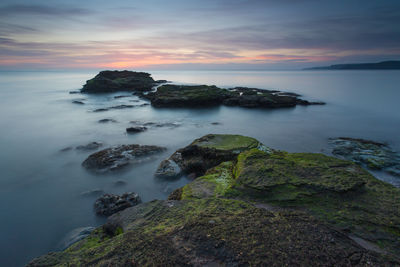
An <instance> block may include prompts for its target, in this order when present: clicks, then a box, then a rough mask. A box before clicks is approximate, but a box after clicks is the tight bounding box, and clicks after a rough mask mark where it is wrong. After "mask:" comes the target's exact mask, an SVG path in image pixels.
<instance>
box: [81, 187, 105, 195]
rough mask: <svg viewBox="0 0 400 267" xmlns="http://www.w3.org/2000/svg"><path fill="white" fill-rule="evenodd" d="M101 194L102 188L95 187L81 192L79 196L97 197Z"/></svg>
mask: <svg viewBox="0 0 400 267" xmlns="http://www.w3.org/2000/svg"><path fill="white" fill-rule="evenodd" d="M103 194H104V191H103V190H102V189H99V188H97V189H93V190H88V191H85V192H82V193H81V197H97V196H100V195H103Z"/></svg>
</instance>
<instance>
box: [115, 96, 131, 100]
mask: <svg viewBox="0 0 400 267" xmlns="http://www.w3.org/2000/svg"><path fill="white" fill-rule="evenodd" d="M124 97H131V95H116V96H114V98H115V99H118V98H124Z"/></svg>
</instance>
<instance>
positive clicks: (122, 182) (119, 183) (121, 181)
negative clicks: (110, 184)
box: [114, 180, 126, 187]
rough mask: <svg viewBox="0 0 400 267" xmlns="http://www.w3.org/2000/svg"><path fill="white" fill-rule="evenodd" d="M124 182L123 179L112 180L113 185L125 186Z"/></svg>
mask: <svg viewBox="0 0 400 267" xmlns="http://www.w3.org/2000/svg"><path fill="white" fill-rule="evenodd" d="M125 185H126V182H125V181H124V180H118V181H115V182H114V186H117V187H120V186H125Z"/></svg>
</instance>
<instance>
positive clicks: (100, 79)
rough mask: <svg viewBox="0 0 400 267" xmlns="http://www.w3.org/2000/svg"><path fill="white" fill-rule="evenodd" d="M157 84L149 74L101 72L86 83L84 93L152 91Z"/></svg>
mask: <svg viewBox="0 0 400 267" xmlns="http://www.w3.org/2000/svg"><path fill="white" fill-rule="evenodd" d="M156 84H157V83H156V82H155V81H154V80H153V78H152V77H151V76H150V74H149V73H145V72H135V71H127V70H124V71H117V70H115V71H110V70H106V71H101V72H100V73H99V74H97V75H96V76H95V77H94V78H93V79H90V80H88V81H86V84H85V85H84V86H83V88H82V90H81V92H82V93H111V92H118V91H140V92H144V91H150V90H151V89H152V88H153V86H154V85H156Z"/></svg>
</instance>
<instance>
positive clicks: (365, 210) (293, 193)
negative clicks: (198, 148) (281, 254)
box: [175, 149, 400, 253]
mask: <svg viewBox="0 0 400 267" xmlns="http://www.w3.org/2000/svg"><path fill="white" fill-rule="evenodd" d="M177 196H178V197H177ZM177 196H175V198H176V199H179V197H180V199H196V198H204V197H225V198H236V199H244V200H248V201H251V202H255V203H260V202H261V203H268V204H272V205H273V206H275V207H280V208H290V209H293V208H294V209H301V210H304V209H305V210H307V211H308V212H309V213H310V214H312V215H313V216H316V217H318V218H319V219H320V220H322V221H325V222H326V223H328V224H330V225H332V226H334V227H337V228H338V229H341V230H343V231H346V232H349V233H352V234H354V235H357V236H359V237H362V238H364V239H366V240H369V241H371V242H373V243H374V244H376V245H378V246H379V247H381V248H383V249H386V250H387V251H390V252H392V253H399V252H400V246H399V245H400V190H399V189H398V188H396V187H394V186H392V185H390V184H387V183H384V182H382V181H380V180H377V179H376V178H375V177H373V176H372V175H371V174H369V173H368V172H367V171H365V170H363V169H362V168H361V167H360V166H358V165H356V164H354V163H352V162H350V161H344V160H340V159H337V158H333V157H329V156H326V155H323V154H313V153H287V152H282V151H272V152H269V153H266V152H263V151H260V150H258V149H251V150H247V151H244V152H242V153H241V154H239V156H238V157H237V161H236V163H234V164H232V163H231V162H224V163H222V164H220V165H219V166H217V167H215V168H213V169H211V170H209V171H208V172H207V173H206V174H205V175H204V176H202V177H198V178H197V179H196V180H195V181H193V182H192V183H190V184H188V185H186V186H184V187H183V188H182V189H180V194H179V195H177Z"/></svg>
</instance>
